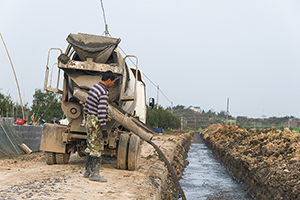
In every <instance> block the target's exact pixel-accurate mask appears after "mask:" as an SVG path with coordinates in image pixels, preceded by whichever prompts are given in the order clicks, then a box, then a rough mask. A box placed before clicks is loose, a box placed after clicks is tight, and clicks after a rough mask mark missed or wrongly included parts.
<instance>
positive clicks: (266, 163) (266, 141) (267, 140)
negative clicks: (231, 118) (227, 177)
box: [200, 124, 300, 199]
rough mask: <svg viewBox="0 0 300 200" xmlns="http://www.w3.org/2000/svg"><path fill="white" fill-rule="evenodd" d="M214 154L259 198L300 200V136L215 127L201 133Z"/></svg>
mask: <svg viewBox="0 0 300 200" xmlns="http://www.w3.org/2000/svg"><path fill="white" fill-rule="evenodd" d="M200 134H201V137H202V138H203V141H204V142H205V143H206V145H207V146H208V147H209V148H210V149H212V151H213V152H214V154H215V155H216V156H217V157H218V158H219V159H220V160H221V161H222V162H223V163H224V164H225V165H226V166H227V167H228V168H229V169H230V170H231V171H232V172H233V173H234V175H235V176H236V177H238V178H239V179H240V180H242V181H243V182H244V183H246V184H247V186H248V188H249V189H250V191H251V192H252V194H253V195H254V196H255V197H256V198H257V199H300V172H299V169H300V135H299V134H295V133H292V132H291V131H290V130H288V129H285V130H284V131H279V130H277V129H275V128H272V129H263V130H261V131H252V130H251V131H245V130H243V129H240V128H238V127H237V126H222V125H220V124H215V125H212V126H210V127H208V128H207V129H204V130H202V131H201V133H200Z"/></svg>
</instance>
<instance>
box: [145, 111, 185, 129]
mask: <svg viewBox="0 0 300 200" xmlns="http://www.w3.org/2000/svg"><path fill="white" fill-rule="evenodd" d="M146 119H147V120H146V124H147V125H149V126H150V127H152V128H157V127H163V128H164V130H165V131H169V130H171V129H178V128H180V119H179V118H178V117H176V116H174V115H173V114H172V113H171V112H170V111H169V110H168V109H164V108H163V107H160V106H159V107H158V109H151V108H150V107H148V106H147V117H146Z"/></svg>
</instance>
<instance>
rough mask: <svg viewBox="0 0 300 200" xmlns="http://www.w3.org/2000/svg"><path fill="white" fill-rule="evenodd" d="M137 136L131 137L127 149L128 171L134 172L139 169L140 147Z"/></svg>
mask: <svg viewBox="0 0 300 200" xmlns="http://www.w3.org/2000/svg"><path fill="white" fill-rule="evenodd" d="M140 144H141V143H140V138H139V136H137V135H131V137H130V140H129V148H128V170H130V171H134V170H137V169H138V168H139V162H140V155H141V145H140Z"/></svg>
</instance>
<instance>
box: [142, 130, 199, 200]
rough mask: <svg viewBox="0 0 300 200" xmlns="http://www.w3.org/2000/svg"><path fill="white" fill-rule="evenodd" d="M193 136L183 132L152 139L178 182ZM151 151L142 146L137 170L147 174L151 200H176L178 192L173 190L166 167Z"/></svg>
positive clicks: (190, 133)
mask: <svg viewBox="0 0 300 200" xmlns="http://www.w3.org/2000/svg"><path fill="white" fill-rule="evenodd" d="M194 135H195V133H193V132H184V133H176V134H174V135H157V136H154V137H153V139H152V142H153V143H155V144H156V145H157V146H158V147H159V148H160V149H161V151H162V152H163V154H164V155H165V157H166V158H167V160H168V161H169V162H170V164H171V165H172V167H173V169H174V170H175V173H176V175H177V179H178V180H179V179H181V177H182V173H183V170H184V168H185V167H186V165H187V164H188V162H187V160H186V158H187V154H188V150H189V147H190V144H191V142H192V140H193V138H194ZM153 151H154V149H153V147H152V146H151V145H149V144H147V145H143V148H142V153H141V155H142V157H141V161H140V162H141V163H140V166H141V167H140V169H139V171H140V172H141V173H143V174H147V176H148V177H149V179H150V181H151V185H152V191H153V197H151V199H178V190H176V188H175V185H174V183H173V181H172V179H171V176H170V173H169V172H168V170H167V167H166V165H165V164H164V163H163V162H162V161H161V160H160V159H159V156H158V154H157V152H155V153H153ZM148 163H151V165H149V164H148Z"/></svg>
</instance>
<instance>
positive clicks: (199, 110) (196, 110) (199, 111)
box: [188, 106, 201, 113]
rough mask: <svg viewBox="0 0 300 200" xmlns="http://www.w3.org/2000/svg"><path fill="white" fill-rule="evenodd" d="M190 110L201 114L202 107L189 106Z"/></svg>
mask: <svg viewBox="0 0 300 200" xmlns="http://www.w3.org/2000/svg"><path fill="white" fill-rule="evenodd" d="M188 109H191V110H193V111H195V112H198V113H201V109H200V106H189V107H188Z"/></svg>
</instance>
